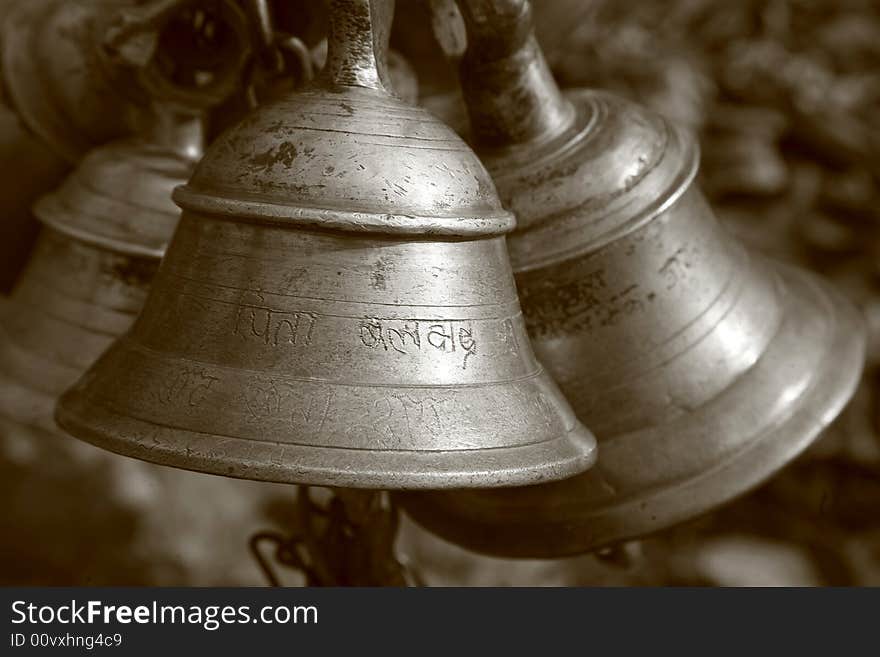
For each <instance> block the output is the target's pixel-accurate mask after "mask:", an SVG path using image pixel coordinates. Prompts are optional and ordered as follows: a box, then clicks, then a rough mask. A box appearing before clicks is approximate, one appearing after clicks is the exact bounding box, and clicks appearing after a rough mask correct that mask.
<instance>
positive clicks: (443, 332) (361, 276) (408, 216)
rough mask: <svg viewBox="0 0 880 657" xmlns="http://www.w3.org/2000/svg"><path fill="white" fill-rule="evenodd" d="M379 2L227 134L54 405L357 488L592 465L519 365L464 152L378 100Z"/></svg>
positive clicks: (423, 119) (345, 10)
mask: <svg viewBox="0 0 880 657" xmlns="http://www.w3.org/2000/svg"><path fill="white" fill-rule="evenodd" d="M392 5H393V3H390V2H377V1H369V0H348V1H345V0H334V1H333V2H330V9H331V18H330V36H329V41H330V43H329V51H328V59H327V65H326V67H325V69H324V71H323V72H322V74H321V75H320V76H319V77H318V78H316V80H315V82H314V83H313V84H312V85H311V86H310V87H308V88H307V89H306V90H304V91H302V92H298V93H292V94H290V95H288V96H286V97H285V98H282V99H280V100H279V101H277V102H274V103H272V104H269V105H266V106H263V107H261V108H259V109H257V110H256V111H255V112H253V113H252V114H250V115H249V116H248V117H247V118H246V119H245V120H244V121H243V122H241V123H240V124H239V125H237V126H236V127H234V128H233V129H231V130H230V131H227V132H226V133H225V134H224V135H222V136H221V137H219V138H218V139H217V140H216V141H215V142H214V143H213V144H212V146H211V147H210V148H209V150H208V152H207V154H206V155H205V157H204V158H203V160H202V161H201V162H200V164H199V166H198V167H197V169H196V171H195V173H194V174H193V176H192V178H191V180H190V182H189V183H188V184H187V185H186V186H184V187H181V188H178V189H177V190H176V192H175V200H176V201H177V203H178V204H179V205H180V206H181V207H182V208H183V209H184V212H183V214H182V216H181V219H180V223H179V225H178V228H177V232H176V233H175V236H174V238H173V240H172V242H171V244H170V245H169V247H168V251H167V253H166V255H165V258H164V259H163V261H162V265H161V267H160V268H159V272H158V274H157V276H156V279H155V281H154V284H153V287H152V288H151V291H150V294H149V297H148V299H147V302H146V305H145V307H144V310H143V312H142V314H141V315H140V317H139V318H138V319H137V321H136V322H135V324H134V326H133V327H132V329H131V330H130V332H129V333H128V334H127V335H125V336H124V337H123V338H122V339H120V340H119V341H118V342H117V343H116V344H115V345H114V346H113V347H111V348H110V349H109V350H108V352H107V353H106V354H105V355H104V356H103V357H102V358H101V359H100V360H99V361H98V362H97V363H96V364H95V366H94V367H93V368H92V369H91V370H90V371H89V372H88V373H87V374H86V375H85V376H84V377H83V378H82V379H81V380H80V381H79V383H78V384H77V385H76V386H75V387H74V388H73V389H72V390H70V391H69V392H68V393H66V394H65V395H64V396H63V397H62V399H61V401H60V403H59V406H58V409H57V419H58V421H59V423H60V424H61V426H62V427H63V428H65V429H66V430H67V431H69V432H70V433H72V434H73V435H75V436H77V437H80V438H82V439H84V440H87V441H89V442H92V443H94V444H96V445H98V446H101V447H104V448H107V449H110V450H112V451H117V452H120V453H122V454H126V455H129V456H134V457H137V458H141V459H144V460H148V461H154V462H157V463H161V464H166V465H172V466H177V467H182V468H187V469H192V470H200V471H204V472H210V473H216V474H222V475H228V476H233V477H242V478H249V479H259V480H270V481H278V482H289V483H301V484H315V485H330V486H339V487H351V488H444V487H451V486H460V487H490V486H502V485H519V484H527V483H535V482H540V481H547V480H551V479H558V478H562V477H565V476H570V475H573V474H575V473H577V472H581V471H583V470H584V469H586V468H587V467H588V466H589V465H590V464H591V463H592V461H593V459H594V451H595V443H594V440H593V437H592V435H591V434H590V433H589V432H588V431H587V430H586V429H584V428H583V427H582V426H581V425H580V424H579V423H578V422H577V420H576V419H575V417H574V414H573V413H572V411H571V409H570V408H569V407H568V405H567V403H566V402H565V401H564V399H563V398H562V397H561V395H559V393H558V390H557V388H556V387H555V385H554V384H553V383H552V381H551V380H550V378H549V377H548V376H546V375H545V374H544V373H543V371H542V369H541V368H540V366H539V365H538V364H537V362H536V361H535V359H534V356H533V354H532V351H531V347H530V346H529V342H528V338H527V336H526V331H525V325H524V322H523V321H522V315H521V311H520V307H519V303H518V300H517V296H516V289H515V284H514V281H513V277H512V275H511V269H510V264H509V262H508V257H507V250H506V248H505V240H504V234H505V233H506V232H507V231H508V230H510V229H511V228H512V227H513V225H514V219H513V216H512V215H511V214H510V213H508V212H507V211H505V210H504V209H503V208H502V207H501V203H500V201H499V200H498V197H497V194H496V192H495V188H494V186H493V184H492V181H491V178H490V177H489V175H488V173H487V172H486V170H485V169H484V168H483V166H482V165H481V164H480V162H479V160H478V159H477V157H476V156H475V155H474V154H473V152H472V151H471V150H470V149H469V148H468V147H467V146H466V145H465V144H464V143H463V142H462V141H461V139H460V138H459V137H458V136H457V135H456V134H455V133H454V132H452V131H451V130H450V129H449V128H447V127H446V126H445V125H443V124H442V123H440V122H439V121H437V120H436V119H435V118H434V117H433V116H431V115H430V114H428V113H427V112H426V111H425V110H422V109H420V108H418V107H413V106H410V105H407V104H405V103H403V102H402V101H400V100H398V99H397V98H395V97H394V96H393V95H391V94H390V93H389V92H388V91H387V89H388V86H387V82H386V80H387V77H386V67H385V55H386V53H387V35H388V23H389V22H390V15H391V6H392Z"/></svg>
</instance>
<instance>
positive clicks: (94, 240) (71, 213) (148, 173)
mask: <svg viewBox="0 0 880 657" xmlns="http://www.w3.org/2000/svg"><path fill="white" fill-rule="evenodd" d="M173 122H174V119H172V118H169V117H164V121H163V123H165V125H163V126H161V128H160V129H157V133H158V132H159V130H164V131H166V132H167V134H164V135H162V139H163V140H164V141H165V143H162V142H161V141H159V140H158V139H155V138H152V139H137V138H132V139H126V140H123V141H118V142H113V143H111V144H110V145H107V146H103V147H100V148H97V149H95V150H94V151H92V152H91V153H90V154H89V155H88V156H86V158H84V159H83V161H82V162H81V164H80V165H79V166H78V167H77V169H76V171H75V172H74V173H73V174H71V175H70V176H69V177H68V178H67V180H66V181H65V182H64V184H63V185H61V187H59V188H58V189H57V190H56V191H54V192H52V193H51V194H49V195H47V196H45V197H44V198H42V199H40V201H39V202H38V203H37V204H36V206H35V208H34V213H35V214H36V216H37V217H38V218H39V219H40V221H41V222H42V224H43V231H42V233H41V236H40V238H39V240H38V243H37V246H36V248H35V251H34V254H33V256H32V257H31V259H30V261H29V263H28V265H27V268H26V270H25V272H24V273H23V275H22V277H21V279H20V280H19V282H18V284H17V285H16V287H15V290H14V291H13V294H12V296H11V297H10V299H9V301H8V302H6V305H5V306H4V309H3V322H2V330H3V340H2V342H0V377H2V381H3V388H4V391H3V395H2V397H0V410H2V413H3V415H5V416H7V417H10V418H14V419H15V420H17V421H19V422H22V423H25V424H28V425H36V426H41V427H43V428H45V429H47V430H50V431H52V430H54V428H55V425H54V421H53V419H52V415H53V412H54V405H55V400H56V398H57V397H58V395H60V394H61V393H62V392H63V391H64V390H66V389H67V388H68V387H70V386H71V385H73V383H75V382H76V380H77V379H78V378H79V376H80V375H81V374H82V373H83V372H84V371H85V370H86V369H87V368H88V367H89V366H90V365H91V364H92V363H93V362H94V361H95V360H96V359H97V358H98V356H100V355H101V353H103V351H104V350H105V349H106V348H107V347H108V346H109V345H110V343H111V342H112V341H113V339H114V338H116V337H117V336H119V335H121V334H122V333H124V332H125V331H126V330H127V329H128V327H129V325H130V324H131V322H132V321H133V320H134V318H135V316H136V315H137V313H138V312H139V311H140V309H141V307H142V306H143V303H144V300H145V298H146V294H147V289H148V286H149V283H150V281H151V279H152V277H153V275H154V274H155V271H156V268H157V267H158V264H159V259H160V258H161V256H162V253H163V251H164V248H165V245H166V243H167V242H168V240H169V239H170V236H171V234H172V233H173V232H174V227H175V225H176V223H177V219H178V212H177V209H176V207H175V205H174V202H173V201H172V200H171V192H172V190H173V189H174V187H175V186H177V185H178V184H180V183H181V182H182V181H185V180H186V179H187V178H188V176H189V174H190V173H191V172H192V169H193V167H194V165H195V163H196V162H197V161H198V158H199V155H200V154H201V139H202V135H201V125H200V124H201V121H200V119H195V118H188V119H187V120H186V121H184V122H182V123H180V124H177V125H172V123H173ZM153 137H155V135H154V136H153Z"/></svg>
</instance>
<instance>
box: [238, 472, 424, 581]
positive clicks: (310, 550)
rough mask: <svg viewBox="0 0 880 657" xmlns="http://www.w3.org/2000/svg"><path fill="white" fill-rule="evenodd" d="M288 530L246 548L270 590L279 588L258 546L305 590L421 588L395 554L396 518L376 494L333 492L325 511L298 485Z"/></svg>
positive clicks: (259, 536)
mask: <svg viewBox="0 0 880 657" xmlns="http://www.w3.org/2000/svg"><path fill="white" fill-rule="evenodd" d="M295 510H296V519H295V522H294V528H293V531H292V532H291V533H290V534H288V535H286V536H285V535H284V534H282V533H280V532H274V531H261V532H258V533H256V534H254V535H253V536H252V537H251V540H250V549H251V552H252V553H253V555H254V558H255V560H256V562H257V565H258V566H259V567H260V570H262V572H263V574H264V576H265V577H266V580H267V581H268V583H269V585H270V586H280V585H281V579H280V578H279V577H278V574H277V572H276V570H275V565H274V564H273V563H272V562H271V560H270V559H268V558H267V557H266V555H265V554H264V551H263V547H264V546H265V545H266V544H269V545H272V546H274V552H273V553H272V556H273V557H274V562H275V564H277V565H279V566H282V567H284V568H287V569H290V570H294V571H299V572H300V573H301V574H302V575H303V576H304V577H305V583H306V585H307V586H421V585H422V582H421V580H420V578H419V577H418V576H417V575H416V573H415V572H414V571H412V569H411V568H408V567H407V566H405V565H403V564H402V563H401V562H400V560H399V559H398V558H397V556H396V555H395V551H394V542H395V539H396V537H397V530H398V526H399V513H398V510H397V508H396V507H394V506H393V505H391V503H390V501H389V497H388V495H387V494H385V493H382V492H373V491H370V492H364V491H348V490H346V491H336V492H335V493H334V495H333V497H332V498H331V499H330V502H329V503H328V504H327V506H326V507H323V508H322V507H321V506H319V505H318V504H316V503H315V502H314V500H313V499H312V498H311V495H310V491H309V488H308V487H307V486H301V487H300V488H299V492H298V494H297V500H296V507H295Z"/></svg>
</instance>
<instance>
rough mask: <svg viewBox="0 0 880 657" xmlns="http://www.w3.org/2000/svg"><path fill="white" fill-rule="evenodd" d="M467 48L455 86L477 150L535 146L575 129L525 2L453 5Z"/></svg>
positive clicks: (479, 0) (465, 0)
mask: <svg viewBox="0 0 880 657" xmlns="http://www.w3.org/2000/svg"><path fill="white" fill-rule="evenodd" d="M458 6H459V10H460V12H461V16H462V18H463V19H464V24H465V28H466V31H467V40H468V47H467V49H466V50H465V53H464V56H463V58H462V60H461V65H460V68H461V71H460V82H461V89H462V94H463V95H464V98H465V102H466V105H467V109H468V115H469V116H470V122H471V135H470V137H471V141H472V142H473V143H474V145H475V146H477V147H478V148H479V149H481V150H486V149H490V150H491V149H495V148H511V147H516V146H518V145H528V146H529V147H532V148H533V147H534V146H535V145H536V144H540V143H545V142H549V141H551V140H553V139H554V138H556V137H559V136H560V135H561V134H563V133H565V132H566V131H567V130H568V129H569V128H571V127H572V126H573V124H574V120H575V116H576V110H575V107H574V105H573V104H572V103H571V102H570V101H569V100H568V99H567V98H565V96H563V94H562V92H561V91H560V90H559V87H558V86H557V84H556V81H555V80H554V79H553V74H552V73H551V72H550V68H549V67H548V66H547V61H546V60H545V58H544V54H543V53H542V51H541V48H540V46H539V45H538V41H537V38H536V37H535V31H534V27H533V21H532V8H531V4H530V3H529V2H526V1H525V0H458Z"/></svg>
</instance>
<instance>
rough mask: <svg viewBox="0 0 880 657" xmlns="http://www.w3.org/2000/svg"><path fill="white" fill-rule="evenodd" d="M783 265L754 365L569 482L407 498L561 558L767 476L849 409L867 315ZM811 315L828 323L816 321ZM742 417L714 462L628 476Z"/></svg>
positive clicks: (624, 437)
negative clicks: (666, 448)
mask: <svg viewBox="0 0 880 657" xmlns="http://www.w3.org/2000/svg"><path fill="white" fill-rule="evenodd" d="M776 271H777V272H778V273H779V276H780V279H781V280H782V281H783V283H784V285H785V286H786V289H787V294H785V295H783V296H782V298H783V303H784V320H783V324H782V326H781V328H780V330H779V332H778V333H777V334H776V336H775V337H774V339H773V340H772V341H771V342H770V343H769V345H768V347H767V349H766V350H765V351H764V353H763V354H762V356H761V358H760V359H759V360H758V362H757V363H756V364H755V365H754V366H753V367H752V368H751V369H750V370H748V371H747V372H745V373H744V374H743V375H741V376H740V377H739V378H738V379H737V380H736V381H735V382H734V383H733V384H732V385H731V386H729V387H728V388H727V389H726V390H725V391H724V392H722V393H721V394H720V395H718V396H717V397H715V398H714V399H712V400H710V401H709V402H708V403H706V404H705V405H703V406H702V407H701V408H699V409H697V410H695V411H694V412H692V413H689V414H687V415H685V416H683V417H680V418H676V419H675V420H674V421H672V422H669V423H666V424H664V425H661V426H659V427H652V428H649V429H645V430H641V431H635V432H631V433H624V434H620V435H616V436H610V437H606V438H605V439H604V440H600V448H601V450H602V458H601V459H600V460H599V463H598V465H597V466H596V467H595V468H593V469H592V470H590V471H588V472H586V473H585V474H583V475H580V476H576V477H573V478H571V479H568V480H565V481H561V482H556V483H553V484H549V485H545V486H540V487H532V488H521V489H516V490H510V489H508V490H497V491H486V492H482V493H480V492H477V491H453V492H443V493H436V494H425V493H417V494H398V495H397V496H396V499H397V501H398V502H399V503H400V504H401V506H402V507H403V509H404V510H405V511H406V512H407V514H409V515H410V517H411V518H413V520H415V521H416V522H417V523H418V524H420V525H422V526H423V527H425V528H426V529H428V530H429V531H431V532H434V533H436V534H437V535H439V536H441V537H442V538H444V539H446V540H449V541H452V542H455V543H458V544H459V545H461V546H463V547H465V548H467V549H470V550H473V551H476V552H480V553H483V554H487V555H491V556H498V557H509V558H555V557H562V556H569V555H575V554H581V553H584V552H590V551H593V550H597V549H600V548H603V547H607V546H609V545H613V544H615V543H619V542H622V541H625V540H629V539H633V538H637V537H641V536H644V535H646V534H650V533H653V532H656V531H659V530H661V529H666V528H668V527H670V526H673V525H675V524H678V523H680V522H683V521H685V520H688V519H691V518H693V517H695V516H698V515H700V514H702V513H705V512H707V511H709V510H711V509H712V508H714V507H717V506H720V505H722V504H724V503H726V502H729V501H731V500H732V499H734V498H736V497H738V496H740V495H742V494H744V493H746V492H748V491H749V490H751V489H753V488H755V487H757V486H759V485H760V484H762V483H763V482H764V481H765V480H767V479H768V478H769V477H771V476H772V475H773V474H774V473H776V471H778V470H779V469H780V468H782V467H783V466H785V465H786V464H787V463H788V462H790V461H791V460H792V459H794V458H795V457H797V456H798V455H799V454H800V453H801V452H803V451H804V450H805V449H806V448H807V447H808V446H809V445H810V444H812V443H813V442H814V440H815V439H816V438H817V437H818V436H819V434H820V433H821V431H822V430H823V429H824V428H825V427H826V426H827V425H828V424H830V423H831V421H832V420H833V419H834V418H835V417H836V416H837V415H838V414H839V413H840V412H841V411H842V409H843V407H844V406H845V405H846V403H847V402H848V400H849V399H850V397H851V396H852V394H853V393H854V391H855V388H856V386H857V385H858V381H859V379H860V376H861V371H862V367H863V362H864V354H865V334H864V328H863V327H864V325H863V321H862V318H861V317H860V315H859V313H858V312H857V311H856V309H855V308H854V307H853V306H852V305H851V303H849V302H848V301H847V300H845V299H844V298H843V297H842V295H841V294H840V293H839V292H838V291H836V290H835V289H833V288H832V287H831V286H830V285H828V284H827V283H824V282H822V281H821V280H820V279H818V278H817V277H816V276H814V275H812V274H809V273H807V272H803V271H800V270H797V269H795V268H793V267H789V266H786V265H776ZM811 318H816V322H818V323H819V326H818V330H817V328H816V327H814V328H813V329H812V330H811V329H810V328H809V327H808V324H809V323H810V321H809V320H810V319H811ZM811 342H812V343H813V344H810V343H811ZM792 382H796V383H792ZM737 425H739V426H745V427H747V428H748V427H751V429H752V430H751V431H750V432H749V435H748V436H747V437H745V438H742V437H740V438H738V440H737V444H736V446H735V447H734V448H732V449H728V450H727V451H726V452H724V453H721V454H719V455H718V456H717V458H716V461H717V462H716V463H715V464H714V465H713V466H711V467H709V468H704V469H702V470H701V471H699V472H696V473H693V474H690V475H685V476H683V477H679V478H676V479H673V480H668V481H665V482H660V483H659V484H655V485H652V486H647V487H641V488H637V487H636V486H635V485H634V483H635V482H633V481H630V482H629V484H628V483H627V482H626V481H625V479H626V478H627V477H628V476H630V473H627V472H625V467H627V466H626V463H629V466H628V467H629V468H633V467H635V469H636V470H638V469H644V470H650V469H652V466H656V464H655V463H653V461H652V460H651V459H650V457H649V458H647V459H645V458H644V451H645V446H648V445H650V444H651V441H652V438H655V437H656V436H657V434H659V433H661V432H662V433H667V432H678V434H677V435H679V436H681V441H682V444H683V447H684V448H686V449H688V450H694V451H695V450H697V449H699V448H700V445H701V440H700V439H701V437H705V436H709V435H720V434H724V433H727V434H729V435H736V433H737V430H738V427H737ZM739 431H740V432H741V431H742V430H741V429H739ZM640 452H642V457H641V459H642V460H639V453H640ZM633 463H635V464H636V465H635V466H633ZM637 478H638V473H637V472H636V474H635V479H637ZM542 515H544V518H543V519H542V517H541V516H542Z"/></svg>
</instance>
